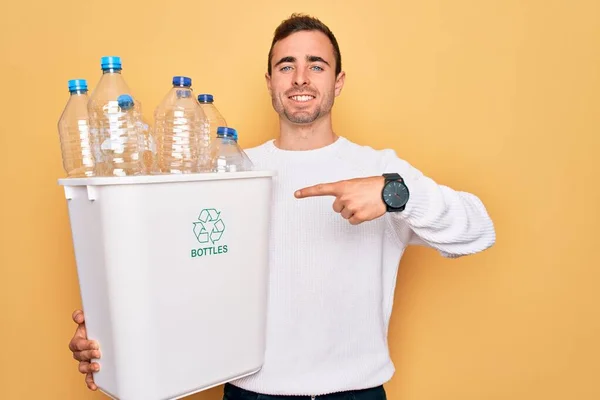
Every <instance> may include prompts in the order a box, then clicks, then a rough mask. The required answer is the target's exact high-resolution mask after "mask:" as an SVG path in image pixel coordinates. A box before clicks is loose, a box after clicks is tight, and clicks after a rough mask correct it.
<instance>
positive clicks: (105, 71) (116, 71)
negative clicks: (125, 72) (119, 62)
mask: <svg viewBox="0 0 600 400" xmlns="http://www.w3.org/2000/svg"><path fill="white" fill-rule="evenodd" d="M120 73H121V69H120V68H119V69H117V68H106V69H103V70H102V74H120Z"/></svg>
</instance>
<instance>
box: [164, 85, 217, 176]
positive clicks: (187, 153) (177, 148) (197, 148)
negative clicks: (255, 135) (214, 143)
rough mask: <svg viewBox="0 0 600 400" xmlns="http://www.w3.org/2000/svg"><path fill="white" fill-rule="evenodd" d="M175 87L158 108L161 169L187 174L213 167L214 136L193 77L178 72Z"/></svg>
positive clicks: (170, 172) (167, 171)
mask: <svg viewBox="0 0 600 400" xmlns="http://www.w3.org/2000/svg"><path fill="white" fill-rule="evenodd" d="M172 83H173V87H172V88H171V90H169V91H168V92H167V94H166V95H165V97H164V98H163V100H162V102H161V103H160V104H159V105H158V107H156V110H155V111H154V140H155V142H156V156H157V164H158V168H159V170H160V172H162V173H169V174H185V173H194V172H203V171H207V170H209V168H210V147H209V145H210V136H209V133H208V124H207V119H206V116H205V115H204V112H203V111H202V109H201V108H200V105H199V104H198V102H197V101H196V99H195V98H194V94H193V92H192V88H191V86H192V80H191V79H190V78H188V77H185V76H174V77H173V81H172Z"/></svg>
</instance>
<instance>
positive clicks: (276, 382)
mask: <svg viewBox="0 0 600 400" xmlns="http://www.w3.org/2000/svg"><path fill="white" fill-rule="evenodd" d="M344 80H345V73H344V72H343V71H342V64H341V55H340V50H339V47H338V44H337V41H336V39H335V37H334V35H333V34H332V33H331V31H330V30H329V29H328V28H327V26H325V25H324V24H323V23H322V22H320V21H319V20H317V19H315V18H311V17H307V16H301V15H293V16H292V17H291V18H290V19H288V20H286V21H284V22H283V23H282V24H281V25H280V26H279V27H278V28H277V29H276V31H275V35H274V38H273V42H272V46H271V50H270V52H269V59H268V72H267V74H266V83H267V87H268V89H269V92H270V94H271V98H272V103H273V108H274V109H275V111H276V112H277V113H278V114H279V122H280V133H279V136H278V137H277V139H275V140H273V141H268V142H266V143H265V144H263V145H261V146H258V147H255V148H252V149H248V150H247V153H248V155H249V157H250V158H251V159H252V161H253V163H254V164H255V166H256V167H257V168H258V169H270V170H276V171H277V173H278V176H277V177H276V179H275V181H274V189H273V190H274V193H273V210H272V213H273V215H272V221H271V223H272V231H271V237H270V241H271V245H270V258H269V263H270V264H269V265H270V274H271V275H270V289H269V305H268V307H269V308H268V318H267V320H268V323H267V345H266V353H265V362H264V366H263V368H262V369H261V370H260V371H259V372H258V373H256V374H254V375H251V376H249V377H246V378H242V379H239V380H237V381H234V382H232V383H231V384H226V385H225V397H224V399H228V400H241V399H245V400H249V399H258V398H259V396H260V399H272V400H276V399H302V398H306V399H308V398H315V397H316V398H318V399H323V400H325V399H339V400H342V399H357V400H361V399H363V400H379V399H385V398H386V397H385V391H384V389H383V386H382V385H383V384H384V383H385V382H387V381H388V380H389V379H390V378H391V377H392V375H393V373H394V367H393V364H392V361H391V360H390V356H389V352H388V346H387V332H388V322H389V318H390V314H391V311H392V304H393V294H394V287H395V277H396V272H397V268H398V263H399V261H400V258H401V256H402V254H403V252H404V250H405V248H406V247H407V246H408V245H410V244H420V245H426V246H429V247H432V248H434V249H436V250H437V251H438V252H439V253H440V254H442V255H443V256H445V257H460V256H463V255H468V254H473V253H477V252H480V251H483V250H485V249H487V248H488V247H490V246H492V245H493V244H494V242H495V231H494V226H493V224H492V221H491V220H490V218H489V217H488V215H487V212H486V210H485V208H484V206H483V204H482V203H481V201H480V200H479V199H478V198H477V197H476V196H474V195H472V194H469V193H464V192H457V191H454V190H452V189H450V188H448V187H445V186H441V185H438V184H436V183H435V182H434V181H433V180H431V179H430V178H428V177H425V176H423V174H422V173H421V172H419V171H418V170H417V169H415V168H413V167H412V166H411V165H409V164H408V163H407V162H406V161H403V160H401V159H400V158H398V157H397V156H396V154H395V153H394V152H393V151H392V150H382V151H377V150H374V149H372V148H369V147H366V146H359V145H357V144H354V143H352V142H351V141H349V140H348V139H346V138H344V137H341V136H338V135H337V134H336V133H335V132H334V130H333V127H332V120H331V108H332V106H333V103H334V98H335V97H337V96H338V95H339V94H340V92H341V91H342V88H343V86H344ZM388 173H389V174H391V175H387V174H388ZM384 174H386V175H385V176H384ZM396 174H397V175H396ZM73 319H74V320H75V321H76V322H77V323H78V324H79V327H78V329H77V331H76V333H75V336H74V337H73V339H72V341H71V343H70V348H71V350H72V351H73V354H74V357H75V358H76V359H77V360H79V361H80V366H79V370H80V371H81V372H82V373H84V374H86V382H87V385H88V387H90V388H91V389H93V390H95V389H96V386H95V384H94V382H93V379H92V375H91V372H94V371H98V369H99V366H98V364H97V363H92V364H90V362H89V361H90V359H91V358H96V357H98V356H100V353H99V349H98V345H97V344H96V343H95V342H92V341H88V340H87V338H86V334H85V325H84V318H83V313H82V312H81V311H79V310H78V311H76V312H75V314H74V316H73ZM298 396H300V397H298ZM302 396H304V397H302Z"/></svg>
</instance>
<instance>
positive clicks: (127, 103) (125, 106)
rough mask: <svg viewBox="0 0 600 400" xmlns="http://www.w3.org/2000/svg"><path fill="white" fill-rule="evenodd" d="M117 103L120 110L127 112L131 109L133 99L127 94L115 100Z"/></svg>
mask: <svg viewBox="0 0 600 400" xmlns="http://www.w3.org/2000/svg"><path fill="white" fill-rule="evenodd" d="M117 102H118V103H119V107H121V109H122V110H125V111H127V110H129V109H131V108H133V97H131V96H130V95H128V94H122V95H120V96H119V97H118V98H117Z"/></svg>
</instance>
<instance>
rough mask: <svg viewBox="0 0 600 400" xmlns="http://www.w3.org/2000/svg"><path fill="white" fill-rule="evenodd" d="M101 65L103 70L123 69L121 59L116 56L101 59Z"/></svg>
mask: <svg viewBox="0 0 600 400" xmlns="http://www.w3.org/2000/svg"><path fill="white" fill-rule="evenodd" d="M100 64H101V65H102V69H103V70H106V69H118V70H120V69H121V57H116V56H106V57H102V58H101V59H100Z"/></svg>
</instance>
